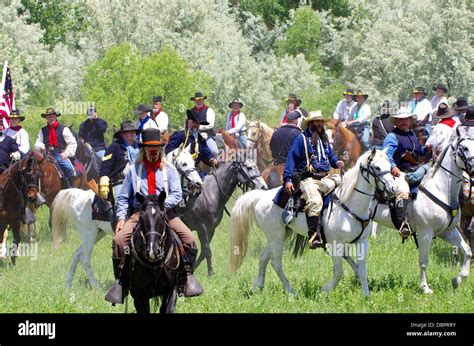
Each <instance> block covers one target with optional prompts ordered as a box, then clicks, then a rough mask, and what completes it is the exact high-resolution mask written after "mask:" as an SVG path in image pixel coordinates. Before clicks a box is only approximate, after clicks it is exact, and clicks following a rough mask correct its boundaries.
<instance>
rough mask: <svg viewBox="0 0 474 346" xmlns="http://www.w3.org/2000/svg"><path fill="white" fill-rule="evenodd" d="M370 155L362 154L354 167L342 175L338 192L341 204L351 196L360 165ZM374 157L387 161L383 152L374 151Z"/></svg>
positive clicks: (368, 153) (367, 153)
mask: <svg viewBox="0 0 474 346" xmlns="http://www.w3.org/2000/svg"><path fill="white" fill-rule="evenodd" d="M370 154H371V151H368V152H366V153H364V154H363V155H362V156H361V157H359V159H358V160H357V162H356V164H355V165H354V167H352V168H351V169H349V170H348V171H347V172H346V173H345V174H344V179H342V183H341V186H340V187H339V191H340V196H339V199H340V201H341V202H343V203H344V202H346V201H347V199H348V198H349V196H350V195H351V193H352V190H354V187H355V184H356V183H357V176H358V174H359V171H360V165H361V164H362V163H366V162H367V160H368V158H369V156H370ZM375 157H381V158H385V159H387V160H388V158H387V154H385V152H384V151H381V150H377V151H376V154H375Z"/></svg>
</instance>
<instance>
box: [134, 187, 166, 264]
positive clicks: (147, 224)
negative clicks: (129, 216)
mask: <svg viewBox="0 0 474 346" xmlns="http://www.w3.org/2000/svg"><path fill="white" fill-rule="evenodd" d="M136 197H137V200H138V202H139V203H140V232H141V235H142V239H143V249H142V250H143V253H144V256H145V258H146V259H147V260H148V261H150V262H157V261H161V260H163V258H164V255H165V251H164V248H165V240H166V227H167V221H166V210H165V205H164V202H165V199H166V193H165V192H164V191H162V192H161V193H160V194H159V195H148V196H146V197H143V196H142V195H141V194H139V193H137V195H136Z"/></svg>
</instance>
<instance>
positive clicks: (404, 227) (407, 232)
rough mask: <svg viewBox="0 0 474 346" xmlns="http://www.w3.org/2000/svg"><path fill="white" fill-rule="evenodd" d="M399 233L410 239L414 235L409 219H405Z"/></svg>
mask: <svg viewBox="0 0 474 346" xmlns="http://www.w3.org/2000/svg"><path fill="white" fill-rule="evenodd" d="M398 233H399V234H400V236H401V237H402V238H403V239H408V238H409V237H410V236H411V235H412V233H413V232H412V230H411V227H410V224H409V223H408V222H407V221H403V223H402V226H401V227H400V229H399V230H398Z"/></svg>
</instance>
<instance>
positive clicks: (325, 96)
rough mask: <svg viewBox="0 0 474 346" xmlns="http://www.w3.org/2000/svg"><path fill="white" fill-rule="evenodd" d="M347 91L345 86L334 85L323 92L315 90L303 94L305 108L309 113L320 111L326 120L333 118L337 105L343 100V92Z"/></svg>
mask: <svg viewBox="0 0 474 346" xmlns="http://www.w3.org/2000/svg"><path fill="white" fill-rule="evenodd" d="M345 89H346V87H345V86H344V85H343V84H340V83H334V84H331V85H329V86H327V87H326V88H324V89H323V90H321V92H319V93H318V92H315V91H314V90H311V89H310V90H306V91H305V92H303V93H302V94H301V97H302V100H303V104H302V106H303V108H305V109H306V110H307V111H308V112H309V111H313V110H320V111H321V112H322V113H323V116H324V117H325V118H326V119H329V118H332V114H333V112H334V109H335V108H336V105H337V103H338V102H339V101H340V100H341V98H342V92H343V91H344V90H345Z"/></svg>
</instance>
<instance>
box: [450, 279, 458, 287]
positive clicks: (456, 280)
mask: <svg viewBox="0 0 474 346" xmlns="http://www.w3.org/2000/svg"><path fill="white" fill-rule="evenodd" d="M451 285H453V288H454V289H456V288H458V286H459V279H458V278H457V277H455V278H453V279H452V280H451Z"/></svg>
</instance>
